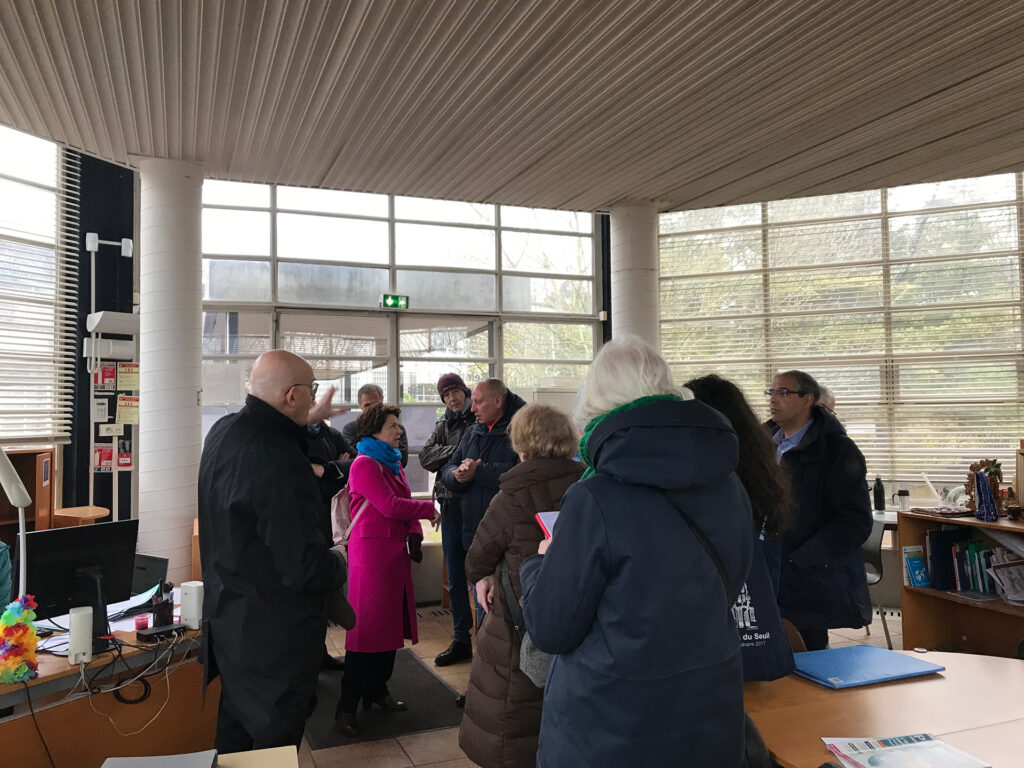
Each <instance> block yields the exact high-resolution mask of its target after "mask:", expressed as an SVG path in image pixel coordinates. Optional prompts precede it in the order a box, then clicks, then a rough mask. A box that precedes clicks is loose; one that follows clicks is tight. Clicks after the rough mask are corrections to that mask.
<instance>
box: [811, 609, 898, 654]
mask: <svg viewBox="0 0 1024 768" xmlns="http://www.w3.org/2000/svg"><path fill="white" fill-rule="evenodd" d="M885 621H886V623H887V624H888V625H889V637H890V638H891V639H892V647H893V650H894V651H902V650H903V619H902V618H901V617H900V614H899V612H897V611H892V610H890V611H887V612H886V616H885ZM828 644H829V646H830V647H832V648H838V647H840V646H843V645H864V644H868V645H877V646H880V647H882V648H885V647H886V646H885V630H884V628H883V627H882V620H881V619H880V618H879V616H878V612H877V611H875V618H874V621H872V622H871V634H870V635H869V634H868V633H867V631H866V630H865V629H831V630H829V633H828Z"/></svg>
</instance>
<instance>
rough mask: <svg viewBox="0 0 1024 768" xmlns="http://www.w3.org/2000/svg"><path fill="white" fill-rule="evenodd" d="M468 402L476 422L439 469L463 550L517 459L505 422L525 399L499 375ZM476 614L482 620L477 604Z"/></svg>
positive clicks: (481, 385)
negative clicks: (457, 514) (457, 506)
mask: <svg viewBox="0 0 1024 768" xmlns="http://www.w3.org/2000/svg"><path fill="white" fill-rule="evenodd" d="M470 403H471V406H470V407H471V408H472V410H473V414H474V415H475V416H476V423H475V424H473V425H472V426H471V427H470V428H469V429H467V430H466V434H464V435H463V436H462V442H460V443H459V447H458V448H457V449H456V450H455V453H453V454H452V456H451V458H450V459H448V463H447V464H445V466H444V469H443V470H442V472H441V482H442V483H444V486H445V487H446V488H447V489H448V490H450V491H452V492H453V493H455V494H456V495H458V496H460V497H461V498H462V546H463V547H464V548H465V549H466V550H467V551H468V550H469V547H470V545H471V544H472V543H473V536H474V535H476V527H477V526H478V525H479V524H480V521H481V520H482V519H483V517H484V512H486V511H487V505H488V504H490V503H491V499H493V498H494V496H495V495H496V494H497V493H498V479H499V478H500V477H501V475H502V474H503V473H505V472H508V471H509V470H510V469H512V467H514V466H515V465H516V464H518V463H519V457H518V456H517V455H516V452H515V451H514V450H512V440H511V439H510V438H509V436H508V424H509V422H510V421H512V417H513V416H514V415H515V413H516V411H518V410H519V409H520V408H522V407H523V406H524V405H526V401H524V400H523V398H521V397H519V395H517V394H515V393H513V392H510V391H509V389H508V387H506V386H505V384H504V383H503V382H502V381H501V380H500V379H487V380H486V381H481V382H480V383H479V384H477V385H476V386H475V387H474V388H473V392H472V394H471V395H470ZM477 617H478V619H479V620H483V612H482V611H481V610H480V606H479V605H478V606H477ZM462 650H463V652H464V651H465V649H462ZM449 663H451V662H449ZM441 666H443V664H442V665H441Z"/></svg>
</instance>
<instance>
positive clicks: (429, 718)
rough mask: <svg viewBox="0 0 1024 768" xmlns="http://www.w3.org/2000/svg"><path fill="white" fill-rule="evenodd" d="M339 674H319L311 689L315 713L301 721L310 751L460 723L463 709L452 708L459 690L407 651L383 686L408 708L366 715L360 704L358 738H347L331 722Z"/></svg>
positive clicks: (400, 654)
mask: <svg viewBox="0 0 1024 768" xmlns="http://www.w3.org/2000/svg"><path fill="white" fill-rule="evenodd" d="M342 674H344V673H342V672H321V673H320V680H319V682H318V683H317V688H316V709H315V710H314V711H313V714H312V715H310V717H309V720H307V721H306V741H307V742H308V743H309V748H310V749H327V748H329V747H339V746H342V745H345V744H355V743H357V742H360V741H375V740H377V739H391V738H394V737H395V736H402V735H404V734H406V733H416V732H417V731H432V730H434V729H437V728H450V727H452V726H453V725H458V724H459V723H460V722H462V710H461V709H459V708H458V707H457V706H455V697H456V696H457V695H458V692H457V691H455V690H454V689H453V688H450V687H448V685H447V684H446V683H444V682H443V681H442V680H441V679H440V678H438V677H437V676H435V675H434V673H433V672H431V671H430V670H429V669H428V668H427V667H426V665H425V664H424V663H423V662H422V661H420V660H419V659H417V658H416V655H415V654H414V653H413V652H412V651H410V650H409V649H408V648H403V649H402V650H400V651H399V652H398V653H397V654H396V656H395V671H394V674H392V675H391V681H390V682H389V683H388V688H389V690H390V691H391V695H392V696H394V697H395V698H396V699H400V700H401V701H404V702H405V703H406V704H408V705H409V711H408V712H393V713H389V712H384V711H382V710H380V709H377V707H374V708H373V709H371V710H369V711H367V710H365V709H363V707H362V703H361V702H360V705H359V727H360V729H361V730H362V734H361V735H360V736H359V737H358V738H355V739H350V738H348V737H347V736H345V735H344V734H343V733H342V732H341V725H340V724H338V723H336V722H335V721H334V710H335V708H336V707H337V706H338V694H339V693H340V692H341V676H342Z"/></svg>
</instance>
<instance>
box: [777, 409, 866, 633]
mask: <svg viewBox="0 0 1024 768" xmlns="http://www.w3.org/2000/svg"><path fill="white" fill-rule="evenodd" d="M812 416H813V418H814V423H813V424H812V425H811V426H810V429H808V430H807V433H806V434H805V435H804V437H803V440H801V441H800V444H799V445H797V446H796V447H794V448H791V449H790V450H788V451H786V453H784V454H783V456H782V466H784V467H785V468H786V470H787V471H788V472H789V476H790V480H791V482H792V487H793V498H794V501H795V510H794V514H793V516H792V522H791V523H790V526H789V528H787V529H786V530H785V531H784V532H783V534H782V577H781V583H780V585H779V607H780V608H781V610H782V616H783V618H786V619H789V620H790V621H791V622H793V624H794V625H796V626H797V627H798V628H799V629H829V628H832V627H853V628H856V627H863V626H865V625H867V624H870V623H871V597H870V595H869V594H868V587H867V580H866V577H865V573H864V559H863V557H862V555H861V551H860V547H861V545H862V544H863V543H864V542H865V541H867V538H868V536H869V535H870V534H871V526H872V519H871V505H870V503H869V498H868V486H867V467H866V465H865V463H864V455H863V454H862V453H861V452H860V449H859V448H858V447H857V445H856V444H855V443H854V442H853V440H851V439H850V438H849V437H847V435H846V430H845V429H844V428H843V425H842V424H840V423H839V420H838V419H836V417H835V416H833V415H832V414H831V413H829V412H828V411H827V410H825V409H824V408H822V407H821V406H819V405H816V406H814V409H813V411H812ZM773 427H774V429H773V432H775V431H778V425H774V424H773Z"/></svg>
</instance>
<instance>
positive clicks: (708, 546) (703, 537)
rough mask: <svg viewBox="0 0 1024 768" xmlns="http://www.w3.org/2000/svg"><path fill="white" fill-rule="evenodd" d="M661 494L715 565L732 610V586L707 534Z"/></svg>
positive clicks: (667, 495) (670, 498)
mask: <svg viewBox="0 0 1024 768" xmlns="http://www.w3.org/2000/svg"><path fill="white" fill-rule="evenodd" d="M661 492H662V493H663V494H665V498H666V499H668V502H669V504H671V505H672V506H673V507H675V508H676V511H677V512H679V514H680V515H682V516H683V520H685V521H686V524H687V525H688V526H689V528H690V530H691V531H692V532H693V535H694V536H696V537H697V541H699V542H700V544H701V546H702V547H704V551H705V552H707V553H708V557H710V558H711V561H712V562H713V563H714V564H715V568H717V569H718V577H719V578H720V579H721V580H722V586H723V587H725V600H726V602H727V603H728V605H729V607H730V608H732V604H733V601H734V600H735V597H736V596H735V595H733V591H732V584H731V582H730V581H729V575H728V574H727V573H726V571H725V565H724V564H723V563H722V558H720V557H719V556H718V550H716V549H715V546H714V544H712V543H711V540H710V539H709V538H708V537H707V534H705V533H704V531H702V530H701V529H700V526H698V525H697V524H696V523H695V522H693V519H692V518H691V517H690V516H689V515H688V514H686V512H684V511H683V508H682V507H680V506H679V505H678V504H676V502H675V499H673V498H672V497H671V496H670V495H669V493H668V491H666V490H665V489H664V488H663V489H661Z"/></svg>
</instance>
